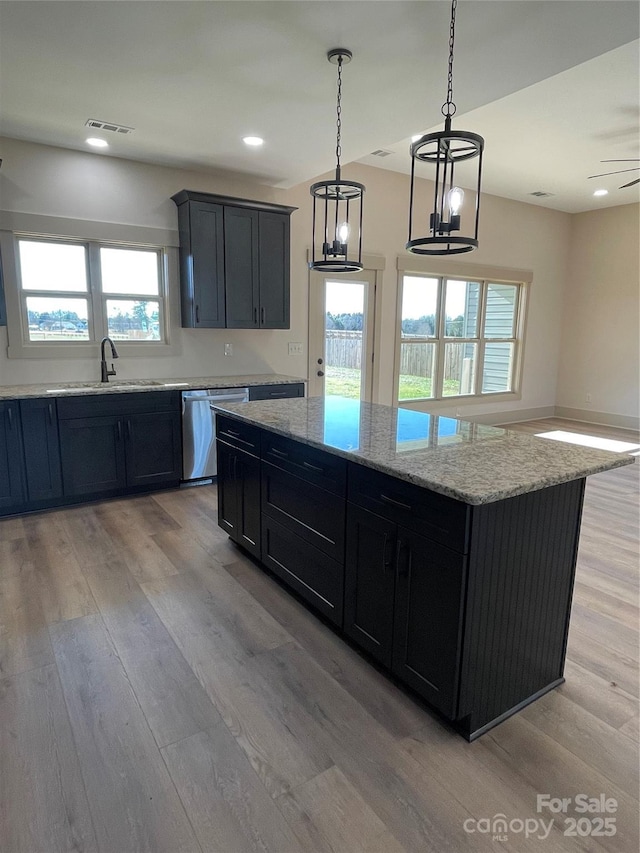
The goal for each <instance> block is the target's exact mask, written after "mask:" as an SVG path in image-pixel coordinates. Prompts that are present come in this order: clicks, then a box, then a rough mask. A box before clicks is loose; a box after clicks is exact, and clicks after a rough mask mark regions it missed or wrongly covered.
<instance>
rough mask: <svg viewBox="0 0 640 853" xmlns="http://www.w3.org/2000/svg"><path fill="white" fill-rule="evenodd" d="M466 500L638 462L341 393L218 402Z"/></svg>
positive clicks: (495, 497) (236, 413)
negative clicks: (325, 395) (374, 402)
mask: <svg viewBox="0 0 640 853" xmlns="http://www.w3.org/2000/svg"><path fill="white" fill-rule="evenodd" d="M214 408H215V409H216V410H217V411H218V412H220V413H222V414H228V415H230V416H232V417H234V418H237V419H238V420H240V421H244V422H246V423H250V424H255V425H257V426H260V427H263V428H264V429H268V430H271V431H272V432H275V433H278V434H279V435H283V436H287V437H288V438H293V439H295V440H297V441H301V442H303V443H304V444H309V445H311V446H313V447H318V448H320V449H322V450H326V451H327V452H328V453H333V454H335V455H336V456H343V457H345V458H347V459H350V460H352V461H353V462H358V463H360V464H362V465H366V466H367V467H369V468H374V469H375V470H377V471H381V472H382V473H384V474H390V475H391V476H393V477H397V478H398V479H400V480H406V481H407V482H409V483H414V484H416V485H418V486H423V487H425V488H428V489H431V490H432V491H434V492H439V493H440V494H443V495H447V496H448V497H451V498H454V499H456V500H459V501H464V502H465V503H468V504H485V503H492V502H494V501H499V500H503V499H504V498H510V497H514V496H515V495H521V494H524V493H525V492H533V491H536V490H537V489H544V488H546V487H548V486H554V485H557V484H558V483H566V482H569V481H570V480H577V479H580V478H582V477H586V476H588V475H589V474H596V473H598V472H600V471H607V470H609V469H610V468H618V467H620V466H622V465H628V464H630V463H632V462H634V461H635V459H634V458H633V457H632V456H629V455H627V454H624V453H612V452H611V451H608V450H594V449H593V448H588V447H582V446H579V445H575V444H566V443H564V442H560V441H550V440H549V439H545V438H537V437H536V436H532V435H528V434H526V433H522V432H515V431H513V430H505V429H501V428H499V427H493V426H487V425H484V424H477V423H470V422H469V421H461V420H458V419H456V418H448V417H443V416H442V415H429V414H426V413H425V412H416V411H413V410H410V409H395V408H391V407H389V406H381V405H377V404H373V403H360V402H359V401H357V400H347V399H345V398H342V397H327V398H326V399H324V398H322V397H307V398H298V399H292V400H277V401H276V400H267V401H255V402H251V403H228V404H225V403H221V404H218V405H215V407H214Z"/></svg>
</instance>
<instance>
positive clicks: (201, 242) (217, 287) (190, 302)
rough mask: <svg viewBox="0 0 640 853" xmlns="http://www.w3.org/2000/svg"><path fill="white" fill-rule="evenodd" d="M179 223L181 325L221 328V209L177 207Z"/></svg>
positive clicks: (194, 205)
mask: <svg viewBox="0 0 640 853" xmlns="http://www.w3.org/2000/svg"><path fill="white" fill-rule="evenodd" d="M185 218H186V222H185V221H184V220H185ZM179 221H180V266H181V269H180V279H181V286H182V325H183V326H187V327H189V328H198V329H219V328H224V325H225V303H224V222H223V207H222V205H219V204H204V203H202V202H197V201H191V202H188V203H187V204H183V205H181V206H180V209H179ZM187 247H188V248H187Z"/></svg>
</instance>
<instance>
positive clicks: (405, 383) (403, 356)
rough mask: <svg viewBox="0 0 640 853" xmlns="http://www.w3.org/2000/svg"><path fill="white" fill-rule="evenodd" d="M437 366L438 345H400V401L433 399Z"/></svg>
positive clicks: (418, 343) (416, 343) (417, 343)
mask: <svg viewBox="0 0 640 853" xmlns="http://www.w3.org/2000/svg"><path fill="white" fill-rule="evenodd" d="M435 364H436V345H435V344H427V343H420V342H417V341H416V342H415V343H404V342H402V343H401V344H400V382H399V385H398V399H399V400H414V399H418V398H424V397H433V388H434V382H433V377H434V373H435Z"/></svg>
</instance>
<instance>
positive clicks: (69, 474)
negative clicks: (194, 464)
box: [58, 392, 181, 497]
mask: <svg viewBox="0 0 640 853" xmlns="http://www.w3.org/2000/svg"><path fill="white" fill-rule="evenodd" d="M178 402H179V401H178V395H177V394H176V393H174V392H148V393H145V394H120V395H113V396H103V397H100V396H97V397H76V398H72V399H71V398H66V399H64V400H60V401H58V414H59V431H60V450H61V459H62V473H63V485H64V494H65V497H77V496H95V497H99V496H108V495H116V494H126V493H127V492H132V491H141V490H143V489H148V488H158V487H161V486H166V487H170V486H177V485H178V483H179V480H180V473H181V472H180V460H181V427H180V411H179V405H178Z"/></svg>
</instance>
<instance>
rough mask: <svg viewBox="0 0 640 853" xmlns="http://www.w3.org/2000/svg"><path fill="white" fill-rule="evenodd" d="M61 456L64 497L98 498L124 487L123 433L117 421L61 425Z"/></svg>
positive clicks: (73, 421) (85, 420)
mask: <svg viewBox="0 0 640 853" xmlns="http://www.w3.org/2000/svg"><path fill="white" fill-rule="evenodd" d="M60 455H61V459H62V482H63V486H64V493H65V495H69V496H72V495H89V494H100V493H105V492H112V491H116V490H120V489H123V488H125V487H126V484H127V474H126V466H125V454H124V430H123V427H122V419H121V418H119V417H113V416H105V417H100V418H71V419H69V420H64V421H60Z"/></svg>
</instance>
